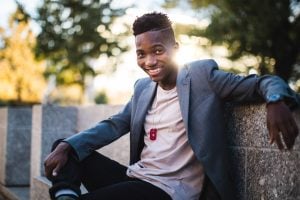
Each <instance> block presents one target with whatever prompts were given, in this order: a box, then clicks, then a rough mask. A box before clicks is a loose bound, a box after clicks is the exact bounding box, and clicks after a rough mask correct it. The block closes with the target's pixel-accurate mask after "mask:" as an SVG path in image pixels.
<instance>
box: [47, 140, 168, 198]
mask: <svg viewBox="0 0 300 200" xmlns="http://www.w3.org/2000/svg"><path fill="white" fill-rule="evenodd" d="M60 141H61V140H58V141H56V142H55V143H54V144H53V149H54V148H55V147H56V146H57V145H58V143H59V142H60ZM126 170H127V167H125V166H123V165H121V164H119V163H118V162H116V161H113V160H111V159H109V158H107V157H105V156H103V155H101V154H99V153H97V152H93V153H92V154H91V155H90V156H88V157H87V158H86V159H84V160H83V161H81V162H78V161H77V160H76V159H75V157H74V155H70V156H69V160H68V162H67V164H66V165H65V166H64V167H63V168H62V169H61V170H60V172H59V173H58V175H57V176H56V177H51V178H50V181H51V182H52V184H53V186H52V188H50V190H49V192H50V196H51V198H52V199H54V195H55V193H56V192H57V191H58V190H60V189H72V190H73V191H75V192H76V193H77V194H78V195H80V189H79V187H80V184H81V183H82V184H83V185H84V186H85V187H86V189H87V190H88V193H87V194H83V195H80V199H82V200H122V199H126V200H127V199H128V200H154V199H155V200H171V197H170V196H169V195H168V194H167V193H166V192H164V191H163V190H161V189H160V188H158V187H156V186H154V185H152V184H150V183H148V182H145V181H141V180H139V179H134V178H130V177H128V176H127V175H126Z"/></svg>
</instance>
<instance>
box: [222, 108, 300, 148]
mask: <svg viewBox="0 0 300 200" xmlns="http://www.w3.org/2000/svg"><path fill="white" fill-rule="evenodd" d="M299 113H300V110H299V109H298V110H297V111H294V116H295V118H297V119H298V120H296V121H297V123H298V127H300V122H299V121H300V120H299V119H300V114H299ZM225 119H226V121H227V123H226V125H227V134H228V143H229V146H238V147H253V148H256V147H257V148H273V149H277V146H276V145H275V144H273V145H270V143H269V133H268V130H267V122H266V105H265V104H257V105H235V106H233V105H229V104H228V105H227V106H226V113H225ZM299 142H300V139H299V137H298V138H297V142H296V144H295V147H294V149H297V150H300V143H299Z"/></svg>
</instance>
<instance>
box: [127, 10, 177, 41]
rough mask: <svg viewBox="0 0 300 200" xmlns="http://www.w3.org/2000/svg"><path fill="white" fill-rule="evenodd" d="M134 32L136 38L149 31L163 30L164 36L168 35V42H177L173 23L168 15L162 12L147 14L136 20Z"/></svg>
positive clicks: (133, 27)
mask: <svg viewBox="0 0 300 200" xmlns="http://www.w3.org/2000/svg"><path fill="white" fill-rule="evenodd" d="M132 30H133V35H134V36H137V35H139V34H142V33H145V32H148V31H160V30H161V31H163V32H164V34H168V36H169V37H167V38H168V40H170V41H172V42H175V36H174V31H173V28H172V22H171V20H170V19H169V17H168V16H167V15H166V14H164V13H161V12H151V13H146V14H144V15H142V16H140V17H138V18H136V20H135V21H134V23H133V26H132Z"/></svg>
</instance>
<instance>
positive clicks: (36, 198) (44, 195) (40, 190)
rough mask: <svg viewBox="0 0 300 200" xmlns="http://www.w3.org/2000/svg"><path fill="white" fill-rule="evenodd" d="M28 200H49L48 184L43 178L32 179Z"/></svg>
mask: <svg viewBox="0 0 300 200" xmlns="http://www.w3.org/2000/svg"><path fill="white" fill-rule="evenodd" d="M31 183H32V184H31V188H30V200H50V197H49V192H48V191H49V186H50V182H49V181H48V180H47V179H46V178H45V177H40V176H37V177H34V178H32V180H31Z"/></svg>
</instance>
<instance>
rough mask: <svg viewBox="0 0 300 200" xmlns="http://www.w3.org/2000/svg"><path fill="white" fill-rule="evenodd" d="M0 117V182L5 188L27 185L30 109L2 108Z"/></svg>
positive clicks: (28, 173)
mask: <svg viewBox="0 0 300 200" xmlns="http://www.w3.org/2000/svg"><path fill="white" fill-rule="evenodd" d="M0 115H1V117H0V123H1V124H2V125H1V127H0V132H1V135H0V138H1V139H0V142H1V144H0V146H1V148H0V156H1V158H0V159H1V163H0V176H1V177H0V181H1V183H2V184H4V185H6V186H23V185H29V180H30V145H31V120H32V118H31V115H32V109H31V108H30V107H16V108H10V107H9V108H3V109H1V111H0Z"/></svg>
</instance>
